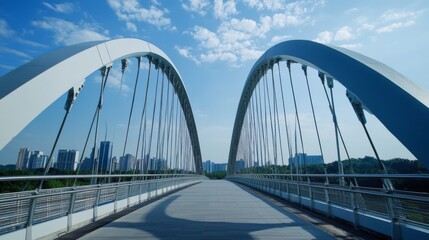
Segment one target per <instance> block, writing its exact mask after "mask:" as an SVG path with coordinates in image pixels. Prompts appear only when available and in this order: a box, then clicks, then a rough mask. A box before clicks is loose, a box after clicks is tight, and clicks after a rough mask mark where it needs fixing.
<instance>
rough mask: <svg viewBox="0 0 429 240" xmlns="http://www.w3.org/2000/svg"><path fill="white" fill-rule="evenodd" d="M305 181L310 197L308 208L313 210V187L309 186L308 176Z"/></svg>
mask: <svg viewBox="0 0 429 240" xmlns="http://www.w3.org/2000/svg"><path fill="white" fill-rule="evenodd" d="M307 182H308V195H309V197H310V209H311V210H314V197H313V188H312V187H311V181H310V178H307Z"/></svg>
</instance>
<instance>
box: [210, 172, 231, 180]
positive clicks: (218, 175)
mask: <svg viewBox="0 0 429 240" xmlns="http://www.w3.org/2000/svg"><path fill="white" fill-rule="evenodd" d="M205 175H206V177H208V178H210V179H224V178H225V177H226V171H223V172H212V173H206V174H205Z"/></svg>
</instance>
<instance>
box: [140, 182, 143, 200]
mask: <svg viewBox="0 0 429 240" xmlns="http://www.w3.org/2000/svg"><path fill="white" fill-rule="evenodd" d="M142 185H143V180H142V181H140V185H139V203H141V202H142Z"/></svg>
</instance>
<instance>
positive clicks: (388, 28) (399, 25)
mask: <svg viewBox="0 0 429 240" xmlns="http://www.w3.org/2000/svg"><path fill="white" fill-rule="evenodd" d="M414 23H415V22H414V21H413V20H409V21H406V22H395V23H391V24H389V25H387V26H383V27H380V28H377V30H375V31H376V32H377V33H388V32H393V31H394V30H396V29H400V28H405V27H409V26H412V25H414Z"/></svg>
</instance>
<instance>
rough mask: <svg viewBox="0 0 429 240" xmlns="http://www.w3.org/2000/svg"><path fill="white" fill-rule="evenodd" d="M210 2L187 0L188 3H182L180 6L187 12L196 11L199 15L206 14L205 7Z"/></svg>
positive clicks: (206, 0)
mask: <svg viewBox="0 0 429 240" xmlns="http://www.w3.org/2000/svg"><path fill="white" fill-rule="evenodd" d="M209 4H210V1H209V0H189V1H188V3H182V8H183V9H185V10H186V11H189V12H196V13H198V14H200V15H201V16H204V15H206V11H205V8H206V7H207V6H208V5H209Z"/></svg>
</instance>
